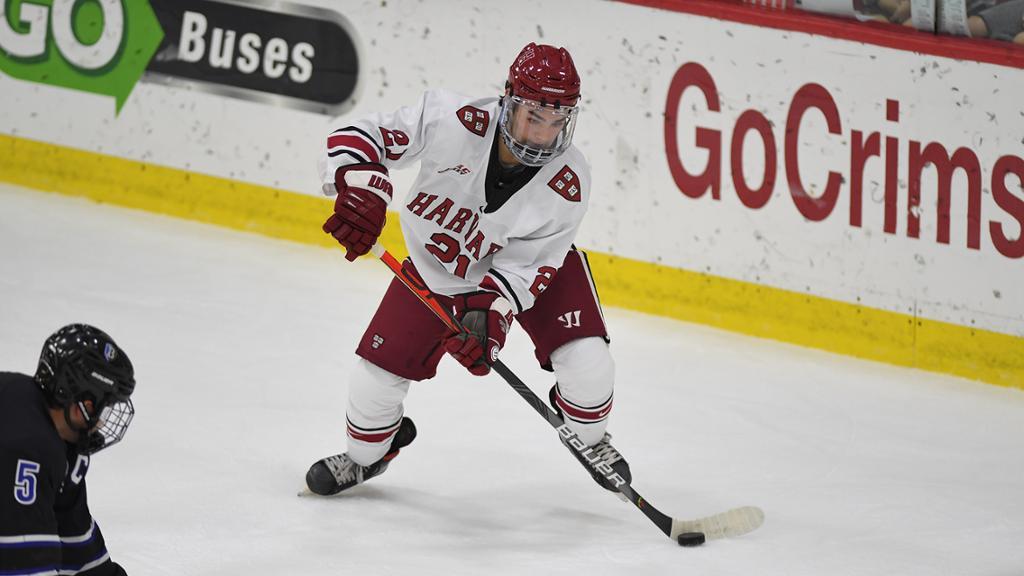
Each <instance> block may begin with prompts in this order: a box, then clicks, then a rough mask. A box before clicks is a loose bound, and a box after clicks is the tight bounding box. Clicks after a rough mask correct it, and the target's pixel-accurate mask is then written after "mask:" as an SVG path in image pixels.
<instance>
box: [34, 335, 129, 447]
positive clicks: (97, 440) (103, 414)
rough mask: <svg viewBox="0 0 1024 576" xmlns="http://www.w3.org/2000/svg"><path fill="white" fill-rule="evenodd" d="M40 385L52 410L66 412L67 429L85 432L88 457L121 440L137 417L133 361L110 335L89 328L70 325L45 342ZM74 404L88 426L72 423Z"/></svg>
mask: <svg viewBox="0 0 1024 576" xmlns="http://www.w3.org/2000/svg"><path fill="white" fill-rule="evenodd" d="M35 381H36V384H38V385H39V387H40V388H41V389H42V390H43V394H44V395H45V396H46V399H47V401H48V402H49V403H50V405H51V406H53V407H58V408H63V409H64V419H65V420H66V421H67V423H68V426H70V427H71V428H72V429H73V430H76V431H78V432H79V434H80V437H81V439H80V440H79V451H80V452H82V453H83V454H93V453H96V452H98V451H100V450H102V449H103V448H106V447H108V446H111V445H113V444H116V443H117V442H119V441H120V440H121V438H123V437H124V434H125V432H126V431H127V430H128V424H129V423H131V420H132V416H134V414H135V407H134V406H132V401H131V395H132V392H134V391H135V369H134V368H133V367H132V363H131V361H130V360H129V359H128V356H127V355H126V354H125V353H124V351H123V350H121V348H120V347H118V345H117V344H116V343H114V340H113V339H112V338H111V337H110V336H108V335H107V334H106V333H105V332H103V331H102V330H100V329H99V328H95V327H93V326H89V325H88V324H69V325H67V326H65V327H63V328H61V329H60V330H57V331H56V332H54V333H53V334H52V335H51V336H50V337H49V338H47V339H46V342H45V343H44V344H43V351H42V353H41V354H40V355H39V366H38V368H37V369H36V375H35ZM87 401H89V402H91V403H92V409H91V410H88V409H87V407H88V406H87V405H86V402H87ZM75 405H77V406H78V408H79V409H80V410H81V411H82V415H83V416H84V417H85V421H86V425H85V427H84V428H82V427H76V426H75V425H74V424H73V423H72V420H71V407H72V406H75Z"/></svg>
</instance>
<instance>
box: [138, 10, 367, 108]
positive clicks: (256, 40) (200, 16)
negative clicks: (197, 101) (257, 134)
mask: <svg viewBox="0 0 1024 576" xmlns="http://www.w3.org/2000/svg"><path fill="white" fill-rule="evenodd" d="M151 4H152V6H153V10H154V12H156V15H157V18H158V19H159V21H160V26H161V27H162V28H163V29H164V39H163V42H162V43H161V45H160V48H159V49H158V50H157V53H156V56H155V57H154V58H153V59H152V60H151V61H150V63H149V66H148V67H147V74H146V79H147V80H149V81H156V82H162V83H167V84H172V85H187V86H191V87H193V88H196V89H199V90H203V91H207V92H214V93H218V94H224V95H228V96H234V97H239V98H244V99H247V100H255V101H261V102H268V103H278V104H283V105H286V106H291V107H296V108H301V109H304V110H310V111H315V112H321V113H327V114H337V113H339V112H340V111H341V110H342V109H343V108H345V107H346V106H347V105H348V104H350V103H351V100H352V96H353V94H354V92H355V88H356V83H357V80H358V77H359V59H358V55H357V52H356V46H355V42H354V40H353V35H352V34H351V33H350V32H349V31H348V23H347V22H346V21H345V19H344V18H342V16H341V15H340V14H338V13H336V12H333V11H330V10H326V9H322V8H316V7H312V6H302V5H297V4H290V3H288V2H279V1H273V2H271V1H270V0H249V1H246V2H244V4H243V3H238V4H236V3H234V2H233V1H232V0H222V1H212V0H151Z"/></svg>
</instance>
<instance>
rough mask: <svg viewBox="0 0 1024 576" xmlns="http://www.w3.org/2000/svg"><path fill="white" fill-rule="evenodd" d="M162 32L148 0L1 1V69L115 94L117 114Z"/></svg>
mask: <svg viewBox="0 0 1024 576" xmlns="http://www.w3.org/2000/svg"><path fill="white" fill-rule="evenodd" d="M163 36H164V32H163V30H162V29H161V28H160V24H159V23H158V22H157V19H156V15H155V14H154V13H153V8H152V7H151V6H150V5H149V2H148V0H33V1H32V2H26V1H24V0H0V71H3V72H4V73H5V74H7V75H8V76H11V77H13V78H18V79H20V80H26V81H29V82H39V83H41V84H49V85H52V86H61V87H64V88H71V89H73V90H81V91H83V92H91V93H93V94H103V95H106V96H113V97H114V102H115V113H119V112H120V111H121V107H122V106H124V103H125V100H127V99H128V95H129V94H131V91H132V88H134V86H135V83H136V82H138V81H139V78H140V77H141V76H142V74H143V72H145V70H146V66H147V64H149V60H150V59H151V58H152V57H153V54H154V53H155V52H156V49H157V47H158V46H159V45H160V41H161V40H162V39H163Z"/></svg>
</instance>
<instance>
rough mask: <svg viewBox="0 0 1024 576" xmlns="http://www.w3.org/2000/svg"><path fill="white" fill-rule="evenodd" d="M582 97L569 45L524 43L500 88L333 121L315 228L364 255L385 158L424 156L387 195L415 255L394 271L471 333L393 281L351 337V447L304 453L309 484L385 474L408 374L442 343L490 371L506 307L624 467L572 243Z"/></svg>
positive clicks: (327, 489)
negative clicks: (320, 222)
mask: <svg viewBox="0 0 1024 576" xmlns="http://www.w3.org/2000/svg"><path fill="white" fill-rule="evenodd" d="M579 100H580V78H579V75H578V73H577V71H576V67H575V65H574V64H573V61H572V57H571V56H570V55H569V52H568V51H566V50H565V49H564V48H556V47H554V46H548V45H537V44H533V43H531V44H529V45H528V46H526V47H525V48H523V50H522V51H521V52H520V54H519V56H518V57H517V58H516V60H515V62H513V64H512V66H511V67H510V68H509V75H508V82H507V83H506V85H505V93H504V95H503V96H502V97H500V98H496V97H488V98H467V97H464V96H460V95H458V94H454V93H451V92H446V91H441V90H434V91H429V92H427V93H426V94H424V95H423V97H422V98H421V99H420V100H419V102H418V103H417V104H416V105H414V106H410V107H405V108H401V109H399V110H398V111H396V112H394V113H390V114H373V115H370V116H368V117H366V118H363V119H361V120H358V121H355V122H353V123H351V124H349V125H347V126H344V127H342V128H340V129H338V130H336V131H334V132H332V133H331V134H330V135H329V136H328V138H327V147H326V150H325V156H324V158H323V161H322V162H321V168H322V176H323V183H324V192H325V194H328V195H330V196H334V195H337V197H336V200H335V205H334V214H332V215H331V216H330V218H329V219H328V220H327V222H326V223H325V224H324V231H325V232H327V233H330V234H331V235H333V236H334V238H336V239H337V240H338V242H339V243H341V244H342V245H343V246H344V247H345V248H346V250H347V253H346V258H348V259H349V260H355V259H356V258H357V257H359V256H361V255H363V254H366V253H367V252H368V251H369V249H370V247H371V246H372V245H373V244H374V243H375V242H376V241H377V237H378V236H379V234H380V232H381V230H382V228H383V226H384V221H385V216H386V210H387V207H388V204H389V203H390V202H391V199H392V185H391V181H390V179H389V177H388V173H389V170H390V169H392V168H401V167H403V166H407V165H410V164H413V163H415V162H419V163H420V171H419V175H418V177H417V178H416V181H415V182H414V183H413V187H412V189H411V190H410V191H409V194H408V196H407V201H406V202H405V203H404V204H405V205H404V206H396V209H397V210H398V212H399V214H400V221H401V226H402V231H403V233H404V236H405V242H406V246H407V248H408V251H409V254H410V258H409V259H408V260H406V262H405V263H404V265H403V272H404V273H405V274H406V275H408V276H409V277H411V278H413V279H414V280H415V281H416V282H417V283H420V284H423V285H426V286H427V287H429V289H430V290H431V291H432V292H433V293H434V294H435V295H437V297H438V299H439V300H440V301H441V303H442V304H444V305H446V306H448V307H449V308H450V309H452V310H454V311H455V315H456V318H458V319H459V321H460V322H461V324H462V325H463V326H464V327H465V328H466V329H467V330H468V331H469V333H470V334H471V336H469V337H466V336H462V337H459V336H453V335H451V334H449V333H448V332H447V328H446V327H445V326H444V324H442V323H441V322H440V321H439V320H438V319H437V318H436V317H435V316H434V315H433V314H432V313H431V312H430V311H429V310H428V309H427V308H426V307H425V306H423V304H422V303H420V302H419V300H417V298H416V297H415V296H414V295H412V294H411V293H410V292H409V291H408V290H407V289H406V288H405V287H404V286H403V285H402V284H401V282H399V281H398V280H397V279H396V280H394V281H393V282H392V283H391V286H390V287H389V288H388V290H387V292H386V293H385V295H384V298H383V300H382V301H381V303H380V306H379V308H378V310H377V312H376V314H375V315H374V317H373V319H372V320H371V322H370V325H369V327H368V328H367V330H366V332H365V334H364V335H363V337H362V339H361V341H360V343H359V345H358V348H357V350H356V353H357V354H358V355H359V356H360V357H361V358H360V360H359V361H358V363H357V365H356V368H355V370H354V371H353V373H352V375H351V377H350V380H349V400H348V407H347V411H346V418H347V439H348V450H347V452H345V453H343V454H338V455H335V456H329V457H327V458H324V459H322V460H319V461H317V462H316V463H314V464H313V466H312V467H311V468H310V469H309V472H308V473H307V474H306V483H307V485H308V487H309V489H310V490H311V491H312V492H314V493H316V494H323V495H328V494H336V493H338V492H341V491H342V490H346V489H348V488H350V487H352V486H355V485H357V484H360V483H362V482H364V481H366V480H367V479H369V478H372V477H373V476H376V475H378V474H380V473H382V472H383V471H384V470H385V469H386V468H387V466H388V464H389V463H390V462H391V460H392V459H393V458H394V457H395V456H396V455H397V454H398V452H399V450H400V449H401V448H403V447H405V446H407V445H409V444H410V443H411V442H412V441H413V439H414V438H415V436H416V428H415V426H414V425H413V423H412V420H410V419H409V418H408V417H406V416H405V415H404V410H403V401H404V399H405V396H406V394H407V393H408V391H409V385H410V382H411V381H420V380H426V379H429V378H432V377H433V376H434V375H435V373H436V368H437V365H438V362H439V361H440V359H441V357H442V356H443V355H444V354H445V353H446V352H447V353H448V354H450V355H452V356H453V357H454V358H455V359H456V360H458V361H459V362H460V363H462V364H463V365H464V366H466V367H467V368H468V369H469V371H470V372H472V373H473V374H477V375H484V374H487V373H488V372H489V371H490V365H491V364H493V362H494V361H495V360H496V359H497V358H498V354H499V352H500V350H501V348H502V346H503V345H504V343H505V338H506V335H507V334H508V331H509V329H510V328H511V327H512V324H513V319H515V320H516V321H517V322H518V323H519V325H520V326H522V328H523V329H524V330H526V332H527V333H528V334H529V336H530V338H531V339H532V340H533V343H534V345H535V348H536V355H537V359H538V361H539V362H540V364H541V366H543V367H544V368H545V369H547V370H552V371H553V372H554V373H555V377H556V384H555V386H553V387H552V389H551V391H550V399H551V402H552V404H553V406H554V407H555V409H556V410H557V411H559V412H560V413H561V414H562V416H563V417H564V418H565V420H566V422H567V424H568V425H569V426H570V427H571V428H572V429H573V431H575V432H576V434H578V435H579V437H580V439H582V440H583V441H584V442H586V443H587V444H588V445H590V446H592V447H594V451H595V453H597V454H598V455H600V456H601V457H602V458H604V459H605V461H606V462H608V463H609V464H610V465H611V466H612V468H613V469H615V471H616V472H618V473H619V475H620V476H622V477H623V478H626V479H627V481H628V480H629V478H630V474H629V466H628V465H627V463H626V461H625V460H623V459H622V456H621V455H620V454H619V453H618V452H616V451H615V450H614V448H612V447H611V445H610V444H609V442H608V440H609V438H610V436H609V435H608V434H607V433H606V432H605V429H606V427H607V424H608V415H609V413H610V412H611V408H612V388H613V380H614V365H613V362H612V358H611V354H610V352H609V349H608V337H607V330H606V328H605V324H604V319H603V317H602V313H601V307H600V303H599V302H598V300H597V292H596V290H595V288H594V285H593V281H592V279H591V276H590V270H589V267H588V265H587V261H586V256H585V255H584V254H583V253H582V252H580V251H579V250H577V249H575V247H574V246H573V239H574V238H575V236H576V232H577V230H578V228H579V225H580V222H581V221H582V219H583V215H584V214H585V212H586V210H587V202H588V200H589V195H590V166H589V165H588V163H587V161H586V159H585V158H584V156H583V154H582V153H581V152H580V151H579V149H577V148H576V147H575V146H573V145H572V137H573V130H574V128H575V126H576V120H577V116H578V114H579V106H578V104H579ZM574 454H575V452H574ZM594 478H595V480H596V481H597V482H598V483H599V484H601V485H602V486H604V487H605V488H607V489H609V490H612V491H614V488H613V487H612V486H611V485H610V484H609V482H608V481H607V480H605V479H604V478H602V477H600V476H597V475H595V476H594Z"/></svg>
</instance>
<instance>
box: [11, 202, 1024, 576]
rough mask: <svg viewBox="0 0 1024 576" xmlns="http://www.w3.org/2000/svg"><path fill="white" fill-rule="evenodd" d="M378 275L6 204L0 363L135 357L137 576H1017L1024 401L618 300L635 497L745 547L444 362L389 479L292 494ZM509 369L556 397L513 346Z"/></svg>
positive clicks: (102, 462)
mask: <svg viewBox="0 0 1024 576" xmlns="http://www.w3.org/2000/svg"><path fill="white" fill-rule="evenodd" d="M325 209H328V205H327V204H326V203H325ZM389 274H390V273H389V272H388V271H387V270H386V269H384V268H383V266H381V265H380V264H379V263H377V262H375V261H372V260H364V261H360V262H358V263H355V264H350V263H348V262H346V261H345V260H344V259H343V258H342V255H341V251H340V249H339V250H329V249H324V248H315V247H310V246H305V245H300V244H295V243H290V242H283V241H278V240H273V239H268V238H265V237H261V236H256V235H250V234H244V233H240V232H234V231H229V230H224V229H220V228H216V227H212V226H206V225H201V224H196V223H193V222H187V221H182V220H176V219H172V218H167V217H162V216H158V215H153V214H149V213H144V212H137V211H131V210H126V209H122V208H117V207H111V206H103V205H98V204H95V203H92V202H89V201H85V200H79V199H72V198H67V197H62V196H57V195H50V194H44V193H40V192H32V191H27V190H23V189H18V188H13V187H10V186H3V187H0V369H4V370H14V371H20V372H25V373H31V372H33V371H34V369H35V362H36V359H37V357H38V353H39V348H40V346H41V344H42V342H43V340H44V339H45V338H46V336H48V335H49V334H50V333H51V332H52V331H53V330H55V329H56V328H58V327H59V326H61V325H63V324H66V323H69V322H73V321H78V322H89V323H93V324H96V325H97V326H99V327H101V328H103V329H104V330H106V331H108V332H109V333H110V334H111V335H112V336H113V337H114V338H115V339H116V340H117V341H118V342H119V343H120V344H121V345H122V346H123V347H124V348H125V350H126V351H127V352H128V353H129V355H130V356H131V358H132V360H133V362H134V363H135V366H136V371H137V378H138V389H137V392H136V394H135V405H136V408H137V411H138V414H137V416H136V419H135V422H134V423H133V424H132V428H131V430H130V431H129V433H128V435H127V437H126V439H125V441H124V442H123V443H122V444H120V445H118V446H116V447H114V448H111V449H110V450H109V451H106V452H103V453H101V454H99V455H98V456H96V457H95V458H94V460H93V464H92V468H91V470H90V472H89V478H88V482H89V492H90V501H91V506H92V509H93V513H94V515H95V516H96V518H97V520H98V522H99V523H100V525H101V526H102V527H103V531H104V533H105V535H106V538H107V542H108V547H109V549H110V551H111V554H112V556H113V558H115V559H116V560H118V561H119V562H120V563H122V564H123V565H124V566H125V567H126V568H127V570H128V573H129V574H131V575H133V576H137V575H164V574H166V575H176V576H178V575H186V576H192V575H222V576H228V575H238V576H243V575H245V576H256V575H298V574H303V575H306V574H317V575H319V574H323V575H327V574H331V575H341V574H357V575H363V576H374V575H379V574H381V575H383V574H400V575H406V574H408V575H424V576H431V575H439V576H440V575H444V576H452V575H462V574H472V575H477V574H486V575H488V576H491V575H504V574H508V575H525V574H530V575H533V576H538V575H542V574H573V575H580V576H583V575H586V576H593V575H599V574H630V575H631V576H639V575H645V576H646V575H658V574H671V575H678V574H694V575H718V574H721V575H757V576H769V575H780V576H781V575H785V576H793V575H796V576H812V575H814V576H817V575H835V576H844V575H872V576H875V575H886V576H891V575H932V574H944V575H946V574H948V575H956V576H1013V575H1022V574H1024V393H1021V392H1020V391H1018V390H1011V389H1004V388H997V387H994V386H988V385H984V384H979V383H975V382H970V381H967V380H961V379H957V378H951V377H945V376H941V375H935V374H929V373H924V372H919V371H914V370H907V369H901V368H895V367H890V366H886V365H881V364H875V363H869V362H862V361H858V360H853V359H849V358H844V357H841V356H835V355H831V354H826V353H822V352H817V351H813V350H807V349H803V348H798V347H794V346H788V345H784V344H779V343H776V342H771V341H765V340H758V339H753V338H747V337H742V336H737V335H734V334H730V333H727V332H721V331H718V330H713V329H709V328H706V327H702V326H696V325H690V324H685V323H680V322H675V321H670V320H665V319H660V318H655V317H651V316H646V315H641V314H636V313H632V312H626V311H622V310H614V309H612V310H608V311H607V316H608V323H609V325H610V329H611V331H612V337H613V353H614V356H615V359H616V362H617V368H618V370H617V388H616V403H615V412H614V414H613V419H612V424H611V428H610V430H611V432H612V433H613V434H614V436H615V444H616V445H617V447H618V448H619V449H620V450H621V451H622V452H623V454H624V455H625V456H626V458H627V459H628V460H629V462H630V464H631V466H632V470H633V476H634V484H635V486H636V488H637V489H638V490H639V491H640V492H641V493H642V494H644V495H645V496H646V497H648V498H649V499H650V500H651V501H652V502H653V503H654V504H655V505H656V506H658V507H659V508H661V509H662V511H664V512H666V513H667V514H670V515H674V516H679V517H695V516H702V515H706V514H711V513H715V512H719V511H721V510H724V509H726V508H731V507H734V506H739V505H744V504H755V505H758V506H761V507H762V508H764V510H765V512H766V514H767V520H766V522H765V525H764V526H763V527H762V528H761V529H760V530H759V531H757V532H755V533H753V534H750V535H748V536H744V537H742V538H738V539H734V540H720V541H714V542H709V543H708V544H707V545H705V546H703V547H701V548H696V549H689V548H680V547H679V546H677V545H675V543H673V542H672V541H670V540H669V539H668V538H666V537H665V536H663V535H662V534H661V533H660V532H659V531H658V530H657V529H655V528H654V526H653V525H652V524H650V523H649V522H648V520H647V519H646V518H645V517H644V516H643V515H642V514H640V513H639V512H638V511H637V510H636V509H634V508H633V506H632V505H629V504H624V503H622V502H621V501H619V500H618V499H616V498H615V497H613V496H612V495H610V494H609V493H607V492H605V491H603V490H601V489H600V488H598V487H597V486H596V485H595V484H594V483H593V481H592V480H591V479H590V477H589V476H588V475H587V474H586V473H585V472H584V471H583V470H582V469H581V468H580V467H579V465H578V464H577V463H576V461H575V460H574V459H573V458H572V457H571V456H570V455H569V453H568V452H567V451H566V450H565V448H563V447H562V445H561V444H560V443H559V442H558V440H557V439H556V437H555V434H554V432H553V431H552V430H551V429H550V428H549V427H548V425H547V424H546V423H545V422H544V421H542V420H541V419H540V418H539V417H538V416H537V415H536V414H535V413H534V412H533V410H532V409H530V408H529V407H528V406H527V405H526V403H525V402H523V401H522V400H521V399H520V398H519V397H518V396H517V395H516V394H515V393H514V392H513V391H512V390H511V389H510V388H509V387H508V386H507V385H506V384H505V383H504V382H503V381H502V380H501V379H500V378H499V377H498V376H496V375H494V376H489V377H486V378H474V377H471V376H469V375H468V373H466V372H464V371H463V370H462V369H461V367H459V366H457V365H456V364H455V363H454V362H452V361H451V360H450V359H445V360H444V361H443V362H442V366H441V370H440V373H439V376H438V377H437V378H436V379H435V380H432V381H428V382H423V383H418V384H414V385H413V387H412V391H411V393H410V395H409V399H408V401H407V404H406V408H407V411H406V413H407V415H409V416H411V417H412V418H413V419H414V420H415V421H416V424H417V426H418V428H419V437H418V438H417V440H416V442H415V443H414V444H413V445H412V446H410V447H409V448H408V449H406V450H403V451H402V454H401V455H400V456H399V457H398V459H397V460H395V461H394V463H393V464H392V466H391V468H390V469H389V470H388V471H387V472H386V473H385V474H384V475H382V476H380V477H378V478H376V479H374V480H372V481H371V482H369V483H368V484H366V485H364V486H361V487H358V488H356V489H353V490H352V491H351V492H350V493H347V494H345V495H343V496H340V497H335V498H330V499H322V498H298V497H296V492H297V491H298V490H299V489H300V488H301V487H302V485H303V475H304V474H305V471H306V469H307V467H308V466H309V465H310V464H311V463H312V462H313V461H314V460H316V459H318V458H320V457H322V456H325V455H327V454H331V453H335V452H339V451H342V450H343V449H344V406H345V398H346V387H347V384H346V378H347V372H348V370H349V368H350V367H351V366H352V364H353V362H354V361H355V359H356V357H355V355H354V354H353V349H354V347H355V344H356V342H357V340H358V338H359V336H360V334H361V333H362V330H363V328H364V327H365V325H366V323H367V321H368V320H369V318H370V316H371V315H372V313H373V311H374V309H375V307H376V305H377V301H378V298H379V296H380V295H381V294H382V293H383V291H384V288H385V286H386V285H387V283H388V281H389ZM503 359H504V360H505V362H506V364H508V365H509V366H510V367H511V368H512V369H513V370H514V371H516V372H517V373H518V374H519V375H520V376H521V377H522V378H524V379H525V380H526V381H527V382H528V383H530V384H531V385H532V387H533V389H534V390H535V391H536V392H537V393H538V394H542V395H544V394H545V393H546V391H547V388H548V387H549V386H550V385H551V383H552V379H551V377H550V376H549V375H547V374H545V373H543V372H542V371H540V370H539V369H538V368H537V367H536V363H535V361H534V359H533V355H532V350H531V347H530V344H529V340H528V339H527V338H526V337H525V336H524V335H523V334H522V333H521V332H517V333H514V334H513V336H512V337H510V342H509V345H508V347H507V348H506V350H505V352H504V354H503ZM0 497H3V495H0Z"/></svg>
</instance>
